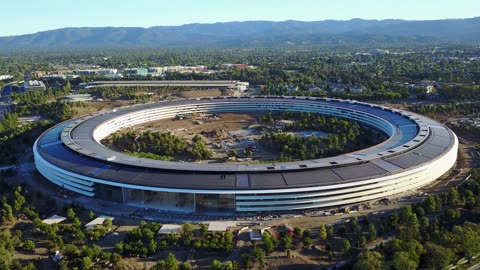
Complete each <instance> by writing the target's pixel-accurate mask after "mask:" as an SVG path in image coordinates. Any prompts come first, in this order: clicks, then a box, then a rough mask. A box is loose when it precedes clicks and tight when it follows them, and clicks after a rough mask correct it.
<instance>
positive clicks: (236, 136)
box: [105, 113, 278, 162]
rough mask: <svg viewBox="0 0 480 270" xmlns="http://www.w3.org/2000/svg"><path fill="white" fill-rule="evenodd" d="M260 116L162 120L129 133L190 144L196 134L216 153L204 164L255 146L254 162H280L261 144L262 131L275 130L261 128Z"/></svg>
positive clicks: (223, 159) (201, 116)
mask: <svg viewBox="0 0 480 270" xmlns="http://www.w3.org/2000/svg"><path fill="white" fill-rule="evenodd" d="M260 115H261V114H241V113H223V114H218V115H215V116H216V118H214V117H212V115H198V116H195V117H194V118H190V119H175V118H173V119H162V120H158V121H154V122H149V123H147V124H142V125H137V126H133V127H132V128H130V129H126V130H125V131H131V130H133V131H139V132H143V131H146V130H150V131H158V132H171V133H172V134H174V135H176V136H178V137H180V138H184V139H185V140H187V142H191V140H192V138H193V137H194V136H195V134H198V135H200V136H201V137H202V139H203V142H204V143H205V145H206V146H207V147H208V148H209V149H210V150H211V151H213V153H214V154H213V157H212V158H211V159H210V160H206V161H203V162H224V161H225V159H226V157H227V154H228V152H230V151H231V150H233V149H235V150H236V151H237V152H238V153H239V154H242V153H243V151H244V149H245V148H246V147H249V146H252V145H254V147H255V150H254V152H253V159H255V160H258V159H261V160H273V159H276V158H278V154H277V153H273V152H271V151H269V149H266V148H265V147H262V145H261V144H259V143H258V141H259V140H260V139H261V137H262V131H265V130H269V129H270V128H271V127H270V125H264V124H262V125H259V124H258V123H257V118H258V117H259V116H260ZM110 139H111V137H108V138H106V141H105V142H106V144H107V145H108V141H109V140H110ZM109 147H112V145H109ZM233 161H235V160H233ZM238 161H242V160H241V159H240V160H238ZM245 161H246V160H245ZM248 161H251V160H248Z"/></svg>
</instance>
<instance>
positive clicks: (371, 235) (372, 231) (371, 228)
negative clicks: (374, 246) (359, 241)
mask: <svg viewBox="0 0 480 270" xmlns="http://www.w3.org/2000/svg"><path fill="white" fill-rule="evenodd" d="M375 239H377V229H376V228H375V224H373V223H370V225H368V240H370V241H374V240H375Z"/></svg>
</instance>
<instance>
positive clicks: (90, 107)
mask: <svg viewBox="0 0 480 270" xmlns="http://www.w3.org/2000/svg"><path fill="white" fill-rule="evenodd" d="M85 104H86V105H87V106H86V107H85V108H83V107H75V110H76V111H77V113H76V114H75V116H74V117H79V116H82V115H86V114H90V113H96V112H101V111H104V110H109V109H113V108H118V107H122V106H128V105H133V104H135V102H134V101H132V100H116V101H102V102H86V103H85Z"/></svg>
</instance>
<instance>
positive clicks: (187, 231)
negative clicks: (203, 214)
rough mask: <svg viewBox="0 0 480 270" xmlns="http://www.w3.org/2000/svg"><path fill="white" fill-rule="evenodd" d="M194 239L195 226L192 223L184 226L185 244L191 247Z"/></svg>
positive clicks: (183, 237) (183, 238) (183, 236)
mask: <svg viewBox="0 0 480 270" xmlns="http://www.w3.org/2000/svg"><path fill="white" fill-rule="evenodd" d="M192 239H193V225H192V224H190V223H185V224H183V227H182V240H183V244H184V245H186V246H189V245H190V243H191V242H192Z"/></svg>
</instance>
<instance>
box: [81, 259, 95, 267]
mask: <svg viewBox="0 0 480 270" xmlns="http://www.w3.org/2000/svg"><path fill="white" fill-rule="evenodd" d="M92 265H93V263H92V259H91V258H90V257H83V258H82V259H81V263H80V269H82V270H88V269H90V268H91V267H92Z"/></svg>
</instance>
